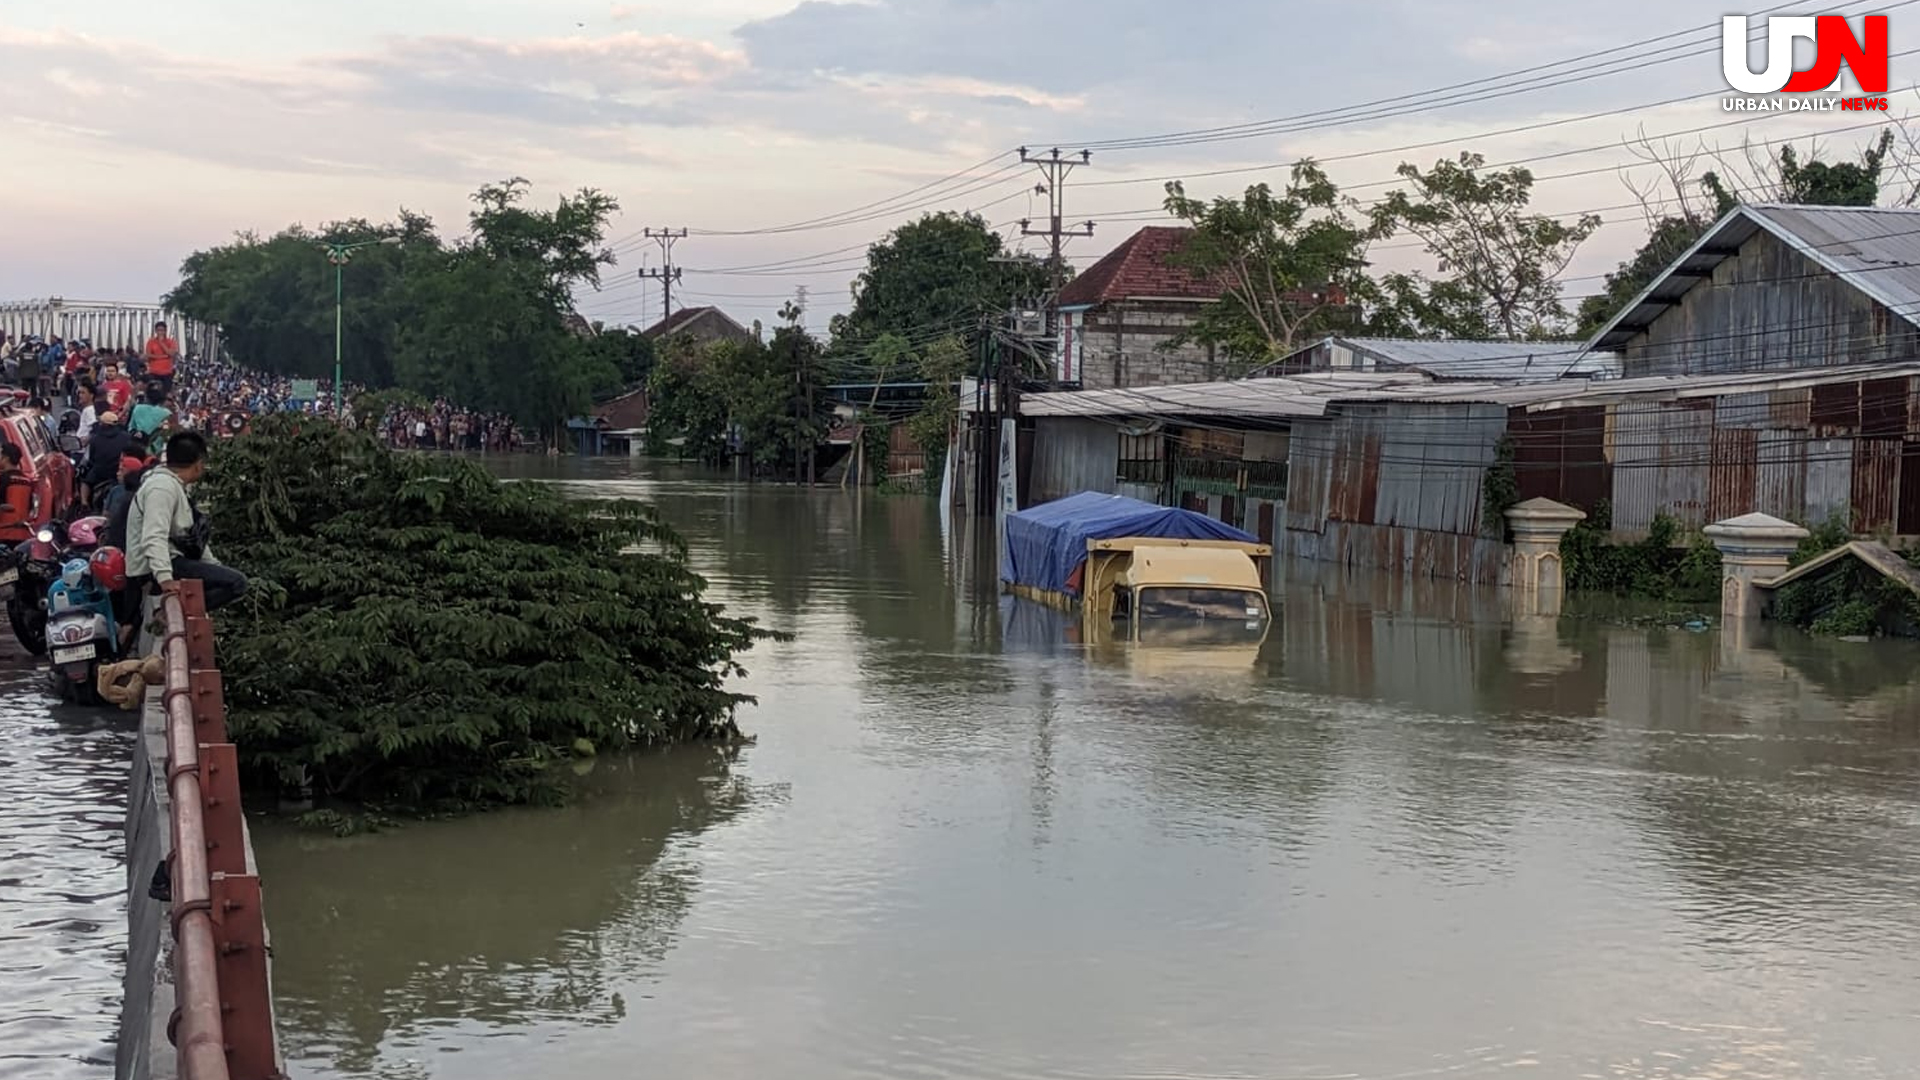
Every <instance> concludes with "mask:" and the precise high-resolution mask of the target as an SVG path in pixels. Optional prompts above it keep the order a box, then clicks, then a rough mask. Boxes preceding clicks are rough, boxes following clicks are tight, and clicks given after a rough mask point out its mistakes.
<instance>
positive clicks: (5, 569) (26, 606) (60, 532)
mask: <svg viewBox="0 0 1920 1080" xmlns="http://www.w3.org/2000/svg"><path fill="white" fill-rule="evenodd" d="M106 527H107V519H106V518H104V517H98V516H96V517H84V518H80V519H79V520H77V521H75V522H73V523H72V524H71V525H69V524H67V523H66V522H62V521H53V522H48V523H47V524H46V525H43V526H41V528H40V531H39V532H38V533H36V534H35V535H34V536H33V538H32V539H30V540H23V541H21V542H20V543H19V544H18V545H17V546H15V547H14V549H13V550H12V551H11V552H8V553H7V555H6V558H5V560H4V562H3V563H0V589H6V590H7V623H8V624H9V625H10V626H12V628H13V636H14V637H15V638H16V639H17V640H18V641H19V642H20V646H21V648H24V649H26V650H27V652H29V653H31V654H33V655H34V656H45V655H46V654H47V589H48V587H50V586H51V585H52V584H53V583H54V582H55V581H57V580H59V578H60V570H61V567H63V566H64V565H66V563H67V561H68V560H69V559H74V558H86V557H88V556H90V555H92V554H93V551H94V549H95V548H97V547H99V546H100V532H101V530H103V529H105V528H106Z"/></svg>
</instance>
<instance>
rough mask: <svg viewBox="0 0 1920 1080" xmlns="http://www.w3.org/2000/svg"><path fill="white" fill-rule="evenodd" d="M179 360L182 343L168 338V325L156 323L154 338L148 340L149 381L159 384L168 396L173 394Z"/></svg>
mask: <svg viewBox="0 0 1920 1080" xmlns="http://www.w3.org/2000/svg"><path fill="white" fill-rule="evenodd" d="M179 359H180V343H179V342H178V341H175V340H174V339H173V338H171V337H168V336H167V324H166V323H165V322H157V323H154V324H153V336H152V337H150V338H148V339H147V381H148V382H150V383H151V382H158V383H160V385H162V386H164V387H166V388H167V391H166V392H167V393H168V394H171V393H173V366H174V364H175V363H176V362H177V361H178V360H179ZM162 396H163V397H164V396H165V395H162Z"/></svg>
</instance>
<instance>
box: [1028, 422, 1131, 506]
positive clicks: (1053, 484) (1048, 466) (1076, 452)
mask: <svg viewBox="0 0 1920 1080" xmlns="http://www.w3.org/2000/svg"><path fill="white" fill-rule="evenodd" d="M1119 463H1120V431H1119V429H1118V428H1116V427H1114V426H1113V425H1112V424H1107V423H1102V422H1101V421H1098V420H1085V419H1081V418H1078V417H1068V416H1042V417H1038V418H1037V419H1036V420H1035V422H1034V432H1033V464H1032V470H1033V471H1032V474H1031V478H1030V479H1029V481H1028V483H1029V485H1030V487H1029V493H1028V494H1029V498H1028V501H1027V503H1026V504H1025V505H1029V506H1031V505H1038V504H1040V503H1043V502H1052V501H1053V500H1055V499H1064V498H1066V497H1067V496H1069V495H1077V494H1079V493H1080V492H1082V491H1101V492H1106V493H1108V494H1112V493H1113V492H1114V491H1115V490H1116V487H1117V483H1116V476H1117V474H1118V469H1119Z"/></svg>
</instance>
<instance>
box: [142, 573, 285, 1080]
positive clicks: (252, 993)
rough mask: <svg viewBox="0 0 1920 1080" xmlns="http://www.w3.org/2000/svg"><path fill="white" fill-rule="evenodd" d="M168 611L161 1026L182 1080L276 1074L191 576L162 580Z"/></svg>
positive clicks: (261, 920) (216, 680) (218, 696)
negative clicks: (167, 875) (166, 924)
mask: <svg viewBox="0 0 1920 1080" xmlns="http://www.w3.org/2000/svg"><path fill="white" fill-rule="evenodd" d="M161 607H162V610H163V613H164V616H165V620H166V638H165V642H164V644H163V646H162V651H163V658H164V660H165V662H166V672H167V679H166V692H165V695H164V696H163V697H162V701H163V702H164V705H165V709H166V732H167V792H168V795H169V796H170V797H171V802H172V810H171V813H170V817H171V822H170V826H171V831H172V838H173V856H172V858H171V860H170V862H171V869H172V886H173V909H172V916H171V919H172V925H173V938H174V950H173V978H174V988H175V1000H176V1003H177V1004H176V1008H175V1009H174V1014H173V1019H172V1021H171V1023H170V1024H169V1025H168V1037H169V1039H170V1040H171V1041H172V1042H173V1045H174V1047H175V1049H176V1050H177V1051H178V1055H179V1065H178V1068H179V1076H180V1078H181V1080H276V1078H279V1077H282V1076H283V1074H282V1072H281V1070H280V1057H279V1053H278V1050H277V1048H276V1047H275V1044H274V1031H273V1003H272V999H271V991H270V988H269V985H268V974H267V940H266V933H267V931H266V919H265V916H264V915H263V913H262V911H261V906H260V878H259V875H258V874H257V873H256V872H255V869H254V867H253V866H252V865H251V859H250V857H249V852H248V847H247V834H246V822H245V820H244V818H243V817H242V813H241V805H240V770H239V760H238V757H237V755H236V753H235V751H234V746H233V744H232V743H231V742H229V741H227V718H226V699H225V696H224V694H223V691H222V688H221V683H220V672H219V669H218V668H216V667H215V666H214V656H213V621H212V620H211V619H210V618H209V617H208V616H207V610H206V599H205V596H204V594H203V592H202V587H201V584H200V582H198V581H184V580H183V581H175V582H170V583H169V584H168V585H167V586H166V587H165V590H164V592H163V595H162V597H161Z"/></svg>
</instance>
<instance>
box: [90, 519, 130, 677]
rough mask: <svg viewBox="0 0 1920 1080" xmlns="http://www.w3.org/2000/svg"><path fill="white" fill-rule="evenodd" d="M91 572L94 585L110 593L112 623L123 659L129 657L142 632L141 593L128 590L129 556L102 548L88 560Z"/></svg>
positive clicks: (114, 548)
mask: <svg viewBox="0 0 1920 1080" xmlns="http://www.w3.org/2000/svg"><path fill="white" fill-rule="evenodd" d="M87 568H88V573H89V574H91V575H92V577H93V581H94V584H96V585H98V586H99V587H100V588H102V589H105V590H106V591H107V593H108V605H107V606H108V608H109V610H110V611H111V619H110V621H111V622H113V623H116V624H117V625H116V626H115V628H114V629H115V633H116V634H117V635H118V638H117V640H118V642H119V645H120V655H122V656H125V655H126V654H127V650H128V648H129V647H131V646H132V645H133V635H134V633H135V632H136V631H137V630H139V628H140V590H138V589H130V588H128V587H127V554H126V552H124V551H122V550H120V549H119V548H117V547H115V546H113V545H112V544H102V545H101V546H100V547H98V548H95V549H94V552H93V555H92V556H91V557H90V558H88V559H87Z"/></svg>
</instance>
